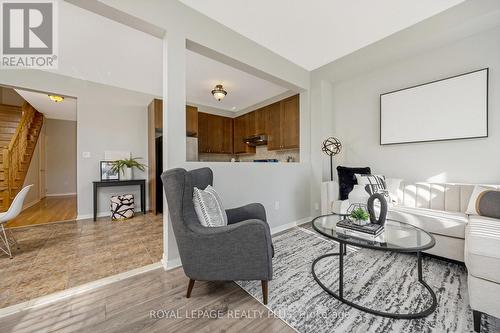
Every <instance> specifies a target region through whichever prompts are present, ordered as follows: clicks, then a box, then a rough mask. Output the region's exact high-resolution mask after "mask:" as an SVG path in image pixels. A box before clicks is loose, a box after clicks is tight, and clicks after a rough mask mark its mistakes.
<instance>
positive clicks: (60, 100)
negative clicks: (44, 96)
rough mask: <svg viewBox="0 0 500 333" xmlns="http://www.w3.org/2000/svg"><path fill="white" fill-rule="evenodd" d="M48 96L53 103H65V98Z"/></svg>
mask: <svg viewBox="0 0 500 333" xmlns="http://www.w3.org/2000/svg"><path fill="white" fill-rule="evenodd" d="M48 96H49V98H50V100H51V101H52V102H56V103H59V102H62V101H64V97H62V96H59V95H48Z"/></svg>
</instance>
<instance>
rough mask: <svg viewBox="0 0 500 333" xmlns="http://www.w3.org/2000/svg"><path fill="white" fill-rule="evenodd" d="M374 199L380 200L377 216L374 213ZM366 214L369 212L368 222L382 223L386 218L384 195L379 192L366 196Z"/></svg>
mask: <svg viewBox="0 0 500 333" xmlns="http://www.w3.org/2000/svg"><path fill="white" fill-rule="evenodd" d="M375 200H378V201H379V202H380V213H379V215H378V218H377V216H376V214H375V207H374V206H375ZM367 206H368V214H370V222H371V223H375V224H380V225H382V226H383V225H384V224H385V220H386V218H387V201H386V200H385V198H384V196H383V195H382V194H380V193H374V194H372V195H371V196H370V198H368V202H367Z"/></svg>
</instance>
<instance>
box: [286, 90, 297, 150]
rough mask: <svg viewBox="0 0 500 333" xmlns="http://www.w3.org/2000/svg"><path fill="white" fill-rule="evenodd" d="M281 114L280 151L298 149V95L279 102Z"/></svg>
mask: <svg viewBox="0 0 500 333" xmlns="http://www.w3.org/2000/svg"><path fill="white" fill-rule="evenodd" d="M281 114H282V117H283V120H282V122H281V125H282V129H281V144H282V147H283V148H282V149H292V148H299V141H300V134H299V133H300V129H299V124H300V116H299V95H296V96H292V97H290V98H287V99H285V100H283V101H281Z"/></svg>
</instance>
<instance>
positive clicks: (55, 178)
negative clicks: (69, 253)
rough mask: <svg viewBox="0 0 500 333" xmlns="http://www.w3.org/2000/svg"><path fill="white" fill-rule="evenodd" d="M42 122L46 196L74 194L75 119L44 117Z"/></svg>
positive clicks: (75, 176)
mask: <svg viewBox="0 0 500 333" xmlns="http://www.w3.org/2000/svg"><path fill="white" fill-rule="evenodd" d="M63 103H64V102H63ZM44 124H45V144H46V161H47V165H46V174H47V196H51V195H52V196H56V195H71V194H76V178H77V174H76V159H77V155H76V121H69V120H59V119H45V121H44Z"/></svg>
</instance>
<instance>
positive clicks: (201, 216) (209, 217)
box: [193, 185, 227, 227]
mask: <svg viewBox="0 0 500 333" xmlns="http://www.w3.org/2000/svg"><path fill="white" fill-rule="evenodd" d="M193 205H194V210H195V211H196V215H197V216H198V220H199V221H200V223H201V225H202V226H204V227H222V226H225V225H227V214H226V210H225V209H224V207H223V206H222V201H221V200H220V197H219V195H218V194H217V192H216V191H215V189H214V188H213V187H212V186H210V185H208V186H207V188H206V189H204V190H200V189H199V188H197V187H195V188H194V189H193Z"/></svg>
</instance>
